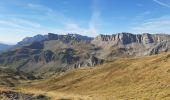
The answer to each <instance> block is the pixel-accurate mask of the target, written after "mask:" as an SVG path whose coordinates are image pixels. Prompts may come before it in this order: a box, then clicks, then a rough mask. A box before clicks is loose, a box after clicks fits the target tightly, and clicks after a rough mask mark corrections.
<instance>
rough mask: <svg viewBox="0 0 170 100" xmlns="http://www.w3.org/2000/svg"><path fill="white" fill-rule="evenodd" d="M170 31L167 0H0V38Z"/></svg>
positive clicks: (4, 40) (9, 41)
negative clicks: (53, 34) (51, 34)
mask: <svg viewBox="0 0 170 100" xmlns="http://www.w3.org/2000/svg"><path fill="white" fill-rule="evenodd" d="M49 32H52V33H57V34H65V33H79V34H82V35H87V36H96V35H98V34H115V33H118V32H131V33H136V34H137V33H144V32H149V33H168V34H169V33H170V1H169V0H1V2H0V42H4V43H16V42H18V41H20V40H21V39H22V38H24V37H27V36H34V35H36V34H47V33H49Z"/></svg>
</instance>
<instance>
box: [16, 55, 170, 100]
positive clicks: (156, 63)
mask: <svg viewBox="0 0 170 100" xmlns="http://www.w3.org/2000/svg"><path fill="white" fill-rule="evenodd" d="M18 88H19V89H20V90H21V91H27V92H30V93H41V94H46V95H48V96H50V97H51V99H54V100H57V99H59V100H90V99H91V100H129V99H135V100H136V99H137V100H140V99H141V100H152V99H154V100H155V99H156V100H164V99H165V100H168V99H170V55H169V54H165V53H164V54H160V55H155V56H148V57H143V58H117V59H114V60H113V61H111V62H109V63H107V64H104V65H101V66H97V67H95V68H84V69H78V70H75V71H71V72H68V73H65V74H63V75H60V76H53V77H51V78H48V79H45V80H41V81H35V82H32V83H31V84H27V83H25V84H23V85H21V86H19V87H18Z"/></svg>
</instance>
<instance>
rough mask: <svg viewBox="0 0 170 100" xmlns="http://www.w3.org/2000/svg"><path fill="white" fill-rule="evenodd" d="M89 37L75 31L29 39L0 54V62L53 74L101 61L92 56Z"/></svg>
mask: <svg viewBox="0 0 170 100" xmlns="http://www.w3.org/2000/svg"><path fill="white" fill-rule="evenodd" d="M91 39H92V38H89V37H86V36H81V35H78V34H68V35H56V34H52V33H49V34H48V35H47V38H46V39H44V40H41V41H33V42H32V43H30V44H25V45H23V46H19V47H17V48H16V49H13V50H11V51H9V52H4V53H2V54H1V55H0V64H1V65H3V66H8V67H9V68H13V69H17V70H22V71H25V72H31V73H38V74H42V73H43V74H44V73H46V72H47V73H48V74H53V73H56V72H65V71H66V70H70V69H75V68H79V67H87V66H95V65H98V64H102V63H103V62H104V60H102V59H100V58H98V57H96V56H95V54H94V50H95V49H96V47H95V46H94V45H92V44H91V43H90V41H91Z"/></svg>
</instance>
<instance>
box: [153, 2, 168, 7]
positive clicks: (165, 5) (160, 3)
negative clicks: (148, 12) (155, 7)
mask: <svg viewBox="0 0 170 100" xmlns="http://www.w3.org/2000/svg"><path fill="white" fill-rule="evenodd" d="M153 1H154V2H155V3H157V4H159V5H161V6H164V7H167V8H170V5H168V4H167V3H164V2H161V1H159V0H153Z"/></svg>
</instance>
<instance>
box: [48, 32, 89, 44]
mask: <svg viewBox="0 0 170 100" xmlns="http://www.w3.org/2000/svg"><path fill="white" fill-rule="evenodd" d="M48 40H60V41H63V42H66V43H68V42H70V41H76V42H80V41H91V40H92V38H90V37H87V36H82V35H79V34H67V35H58V34H53V33H48Z"/></svg>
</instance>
